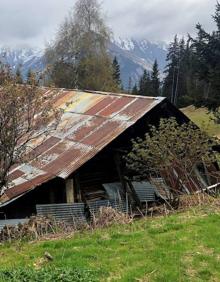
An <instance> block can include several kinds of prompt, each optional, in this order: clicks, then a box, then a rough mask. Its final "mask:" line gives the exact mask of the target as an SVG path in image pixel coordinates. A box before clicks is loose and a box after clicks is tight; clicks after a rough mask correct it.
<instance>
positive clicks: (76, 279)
mask: <svg viewBox="0 0 220 282" xmlns="http://www.w3.org/2000/svg"><path fill="white" fill-rule="evenodd" d="M84 281H85V282H96V281H98V279H97V278H96V277H95V273H94V271H91V270H88V269H76V268H52V267H50V268H41V269H38V270H36V269H33V268H17V269H6V270H0V282H84Z"/></svg>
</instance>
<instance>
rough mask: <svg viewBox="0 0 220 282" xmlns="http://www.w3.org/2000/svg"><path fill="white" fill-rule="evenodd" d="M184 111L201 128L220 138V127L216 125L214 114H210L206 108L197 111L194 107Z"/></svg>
mask: <svg viewBox="0 0 220 282" xmlns="http://www.w3.org/2000/svg"><path fill="white" fill-rule="evenodd" d="M182 111H183V112H184V114H185V115H187V116H188V117H189V118H190V119H191V120H192V121H193V122H195V123H196V124H197V125H198V126H199V127H201V128H203V129H205V130H206V131H207V132H208V134H210V135H211V136H217V137H220V125H219V124H215V123H214V121H213V120H212V117H213V116H212V114H210V113H208V111H207V110H206V109H205V108H198V109H195V108H194V107H193V106H189V107H186V108H184V109H182Z"/></svg>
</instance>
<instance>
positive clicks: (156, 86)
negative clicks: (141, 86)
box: [151, 60, 160, 97]
mask: <svg viewBox="0 0 220 282" xmlns="http://www.w3.org/2000/svg"><path fill="white" fill-rule="evenodd" d="M151 90H152V95H151V96H155V97H157V96H159V95H160V79H159V69H158V63H157V60H155V61H154V64H153V70H152V73H151Z"/></svg>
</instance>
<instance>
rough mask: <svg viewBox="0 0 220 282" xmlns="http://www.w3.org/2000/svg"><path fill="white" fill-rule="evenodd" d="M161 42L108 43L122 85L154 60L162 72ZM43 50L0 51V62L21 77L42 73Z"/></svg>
mask: <svg viewBox="0 0 220 282" xmlns="http://www.w3.org/2000/svg"><path fill="white" fill-rule="evenodd" d="M166 48H167V45H166V44H165V43H152V42H150V41H147V40H134V39H118V40H112V42H111V43H110V44H109V48H108V50H109V53H110V55H111V57H112V58H113V57H114V56H117V58H118V61H119V63H120V66H121V79H122V82H123V86H124V88H125V89H126V88H127V87H128V81H129V77H131V79H132V82H133V84H134V83H135V82H136V81H137V80H138V78H139V77H140V76H141V75H142V73H143V70H144V69H147V70H149V71H151V69H152V65H153V62H154V60H155V59H157V60H158V63H159V67H160V69H161V70H163V68H164V65H165V58H166V53H167V51H166ZM43 53H44V52H43V50H42V49H37V48H17V49H16V48H15V49H13V48H5V47H4V48H0V61H2V62H4V63H7V64H9V65H10V66H11V68H12V70H13V71H16V69H17V68H18V67H20V68H21V72H22V74H23V76H24V77H25V76H26V74H27V72H28V70H29V69H32V70H34V71H37V72H38V71H42V70H43V69H44V68H45V61H44V58H43Z"/></svg>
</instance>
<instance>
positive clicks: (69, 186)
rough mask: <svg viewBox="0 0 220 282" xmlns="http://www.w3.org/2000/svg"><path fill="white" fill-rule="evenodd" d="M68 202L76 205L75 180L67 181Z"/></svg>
mask: <svg viewBox="0 0 220 282" xmlns="http://www.w3.org/2000/svg"><path fill="white" fill-rule="evenodd" d="M65 184H66V202H67V203H74V180H73V179H72V178H69V179H66V183H65Z"/></svg>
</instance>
